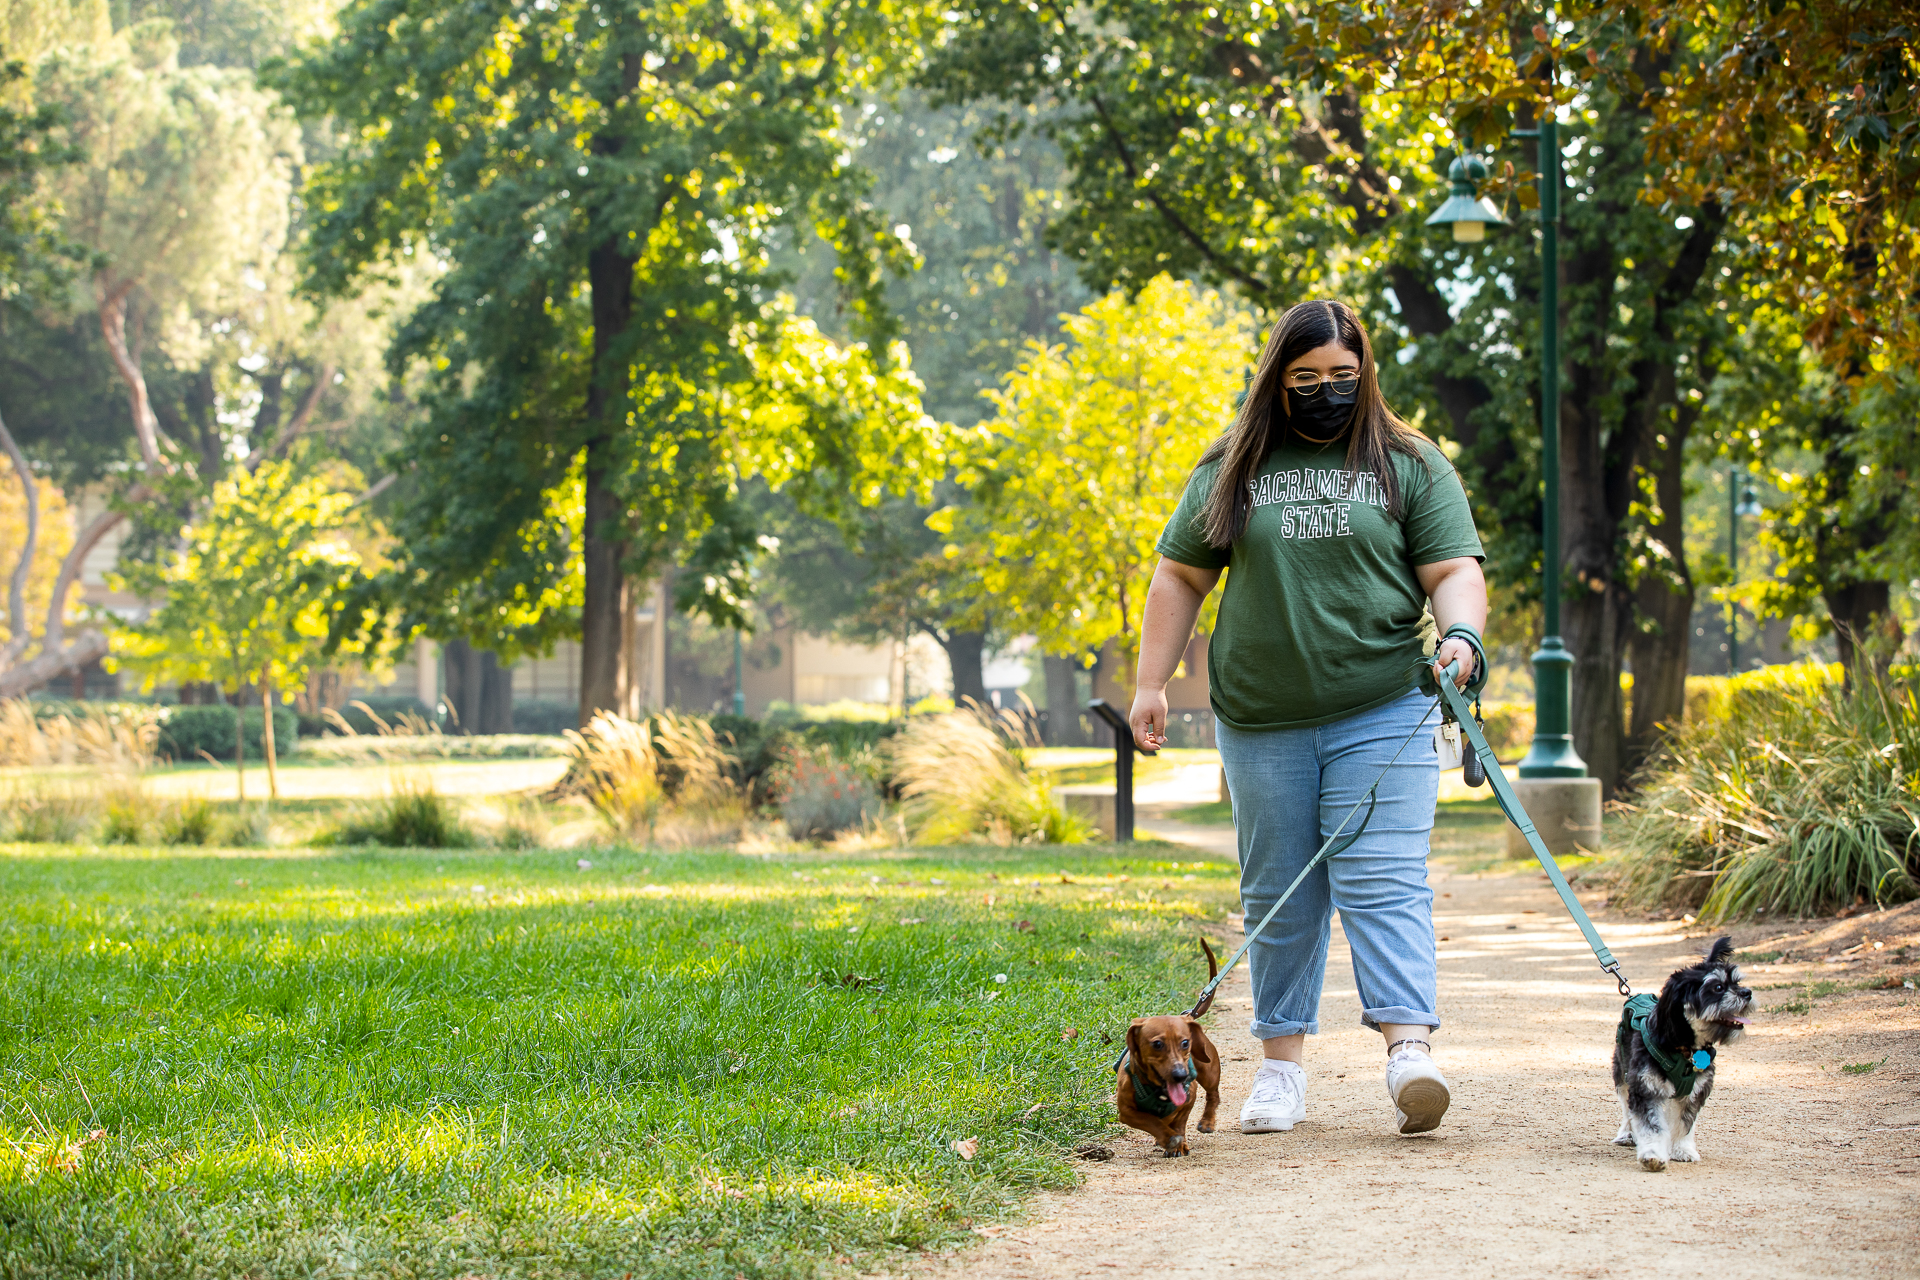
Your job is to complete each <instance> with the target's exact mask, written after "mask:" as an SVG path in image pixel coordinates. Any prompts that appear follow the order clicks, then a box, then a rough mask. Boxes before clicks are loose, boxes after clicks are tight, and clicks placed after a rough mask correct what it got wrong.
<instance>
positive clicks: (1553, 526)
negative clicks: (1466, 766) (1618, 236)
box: [1427, 108, 1587, 778]
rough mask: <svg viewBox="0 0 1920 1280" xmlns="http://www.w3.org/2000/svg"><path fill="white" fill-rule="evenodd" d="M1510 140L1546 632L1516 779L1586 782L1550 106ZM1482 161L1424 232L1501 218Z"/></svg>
mask: <svg viewBox="0 0 1920 1280" xmlns="http://www.w3.org/2000/svg"><path fill="white" fill-rule="evenodd" d="M1513 136H1514V137H1516V138H1538V139H1539V141H1540V469H1541V471H1542V472H1543V473H1544V474H1543V475H1542V477H1541V478H1542V479H1543V480H1544V481H1545V485H1544V492H1543V493H1542V494H1541V502H1540V541H1541V545H1542V548H1543V550H1544V552H1545V554H1544V555H1543V557H1542V559H1541V569H1540V576H1541V584H1540V586H1541V591H1540V599H1541V612H1542V613H1543V614H1544V618H1543V620H1542V621H1543V623H1544V628H1543V629H1544V630H1545V632H1546V634H1545V635H1544V636H1543V637H1542V638H1541V641H1540V648H1539V650H1538V651H1537V652H1535V653H1534V655H1533V723H1534V732H1533V746H1532V748H1531V749H1530V750H1529V751H1528V752H1527V755H1526V758H1525V759H1524V760H1522V761H1521V762H1520V776H1521V777H1522V778H1584V777H1586V775H1587V766H1586V762H1585V761H1583V760H1581V759H1580V754H1579V752H1577V751H1575V750H1574V749H1573V729H1572V704H1573V655H1572V654H1571V653H1569V652H1567V646H1566V645H1565V644H1564V643H1562V641H1561V639H1560V188H1561V187H1562V185H1564V183H1563V179H1562V178H1561V175H1560V126H1559V122H1558V121H1556V120H1555V119H1554V118H1553V112H1552V109H1551V108H1549V109H1548V110H1547V111H1546V112H1545V113H1544V114H1543V115H1542V117H1541V120H1540V127H1539V128H1537V129H1516V130H1514V131H1513ZM1486 176H1487V165H1486V162H1485V161H1484V160H1482V159H1480V157H1478V156H1469V155H1463V156H1461V157H1459V158H1458V159H1456V160H1455V161H1454V162H1453V164H1452V165H1451V166H1449V167H1448V169H1447V178H1448V179H1449V180H1450V181H1451V182H1452V184H1453V192H1452V194H1451V195H1449V196H1448V197H1447V202H1446V203H1445V204H1443V205H1441V206H1440V208H1439V209H1438V210H1437V211H1436V212H1435V213H1434V215H1433V216H1432V217H1431V218H1428V219H1427V225H1428V226H1430V227H1433V226H1440V225H1443V224H1451V225H1452V227H1453V238H1454V239H1455V240H1456V241H1458V242H1459V243H1461V244H1473V243H1476V242H1478V241H1480V240H1481V239H1483V238H1485V236H1486V225H1487V224H1488V223H1497V224H1504V223H1505V222H1506V219H1505V218H1503V217H1501V216H1500V213H1499V211H1498V210H1496V209H1495V208H1494V207H1493V206H1492V205H1490V204H1488V203H1487V202H1486V201H1485V200H1484V199H1479V198H1477V197H1476V195H1475V192H1476V190H1477V184H1478V183H1479V182H1480V181H1481V180H1482V179H1484V178H1485V177H1486Z"/></svg>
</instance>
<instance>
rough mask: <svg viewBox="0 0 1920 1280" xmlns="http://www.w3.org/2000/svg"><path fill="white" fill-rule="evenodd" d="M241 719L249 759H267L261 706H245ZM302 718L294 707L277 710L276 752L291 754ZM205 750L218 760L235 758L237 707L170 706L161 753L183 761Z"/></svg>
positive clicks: (162, 727) (274, 729)
mask: <svg viewBox="0 0 1920 1280" xmlns="http://www.w3.org/2000/svg"><path fill="white" fill-rule="evenodd" d="M240 721H241V723H242V724H243V725H244V726H245V727H246V734H247V759H249V760H264V759H265V758H266V754H267V748H266V744H265V742H264V740H263V739H264V734H263V733H262V732H261V725H262V723H263V722H262V720H261V717H260V708H258V707H245V708H243V709H242V710H241V712H240ZM299 726H300V719H299V717H298V716H296V715H294V713H293V709H292V708H291V707H275V708H274V709H273V746H274V753H275V754H276V755H278V756H280V757H282V758H285V757H287V756H290V755H292V754H293V753H294V751H295V750H296V749H297V746H298V744H299V741H300V734H299ZM202 751H204V752H206V753H207V754H208V755H210V756H212V757H213V758H214V759H216V760H231V759H233V708H232V707H220V706H212V707H208V706H196V707H168V708H167V712H166V717H165V718H164V719H163V720H162V721H161V722H160V754H161V755H164V756H171V757H173V759H174V760H175V761H178V762H180V763H183V764H184V763H189V762H191V761H195V760H198V759H200V753H201V752H202Z"/></svg>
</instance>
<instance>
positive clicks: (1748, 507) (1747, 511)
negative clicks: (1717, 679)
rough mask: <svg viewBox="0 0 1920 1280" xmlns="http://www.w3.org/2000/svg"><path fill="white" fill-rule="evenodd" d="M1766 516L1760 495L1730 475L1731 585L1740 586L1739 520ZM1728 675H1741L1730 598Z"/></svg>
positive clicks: (1736, 619)
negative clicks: (1742, 517)
mask: <svg viewBox="0 0 1920 1280" xmlns="http://www.w3.org/2000/svg"><path fill="white" fill-rule="evenodd" d="M1764 514H1766V512H1765V509H1764V508H1763V507H1761V505H1760V495H1759V494H1757V493H1755V492H1754V491H1753V486H1752V485H1750V484H1741V483H1740V476H1739V473H1738V472H1736V471H1733V470H1732V469H1729V470H1728V472H1727V568H1728V570H1729V581H1730V582H1731V583H1732V585H1734V586H1736V587H1737V586H1739V585H1740V517H1741V516H1758V515H1764ZM1727 674H1728V675H1730V676H1737V675H1739V674H1740V606H1739V605H1737V604H1735V603H1734V600H1733V596H1732V595H1731V594H1729V595H1728V596H1727Z"/></svg>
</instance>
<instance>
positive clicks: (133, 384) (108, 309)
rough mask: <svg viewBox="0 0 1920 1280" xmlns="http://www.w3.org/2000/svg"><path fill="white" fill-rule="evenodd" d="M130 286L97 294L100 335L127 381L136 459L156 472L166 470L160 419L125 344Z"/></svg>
mask: <svg viewBox="0 0 1920 1280" xmlns="http://www.w3.org/2000/svg"><path fill="white" fill-rule="evenodd" d="M131 289H132V286H130V285H128V286H123V287H122V288H120V289H118V290H117V291H115V292H113V293H107V294H102V295H101V297H100V300H99V301H100V335H101V337H103V338H105V339H106V343H107V351H108V353H109V354H110V355H111V356H112V357H113V367H114V369H115V371H116V372H118V373H119V375H120V380H121V381H122V382H124V383H126V384H127V408H128V409H129V411H130V412H131V413H132V415H133V434H134V436H135V437H136V438H137V439H138V440H139V441H140V459H141V461H142V462H145V463H146V464H147V470H148V471H150V472H153V473H154V474H156V475H158V474H161V473H163V472H164V471H165V470H166V464H165V463H164V462H162V461H161V459H160V423H159V419H157V418H155V417H154V413H153V401H152V399H151V397H149V396H148V395H147V379H146V375H145V374H143V373H142V372H141V371H140V361H139V360H138V359H136V358H135V356H134V354H133V352H132V351H131V350H129V349H128V347H127V295H128V293H129V292H130V291H131Z"/></svg>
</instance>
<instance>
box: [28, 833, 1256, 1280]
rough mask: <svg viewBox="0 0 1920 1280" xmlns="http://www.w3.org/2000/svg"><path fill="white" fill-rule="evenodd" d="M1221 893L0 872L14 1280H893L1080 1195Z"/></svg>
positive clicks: (155, 866) (484, 860) (41, 854)
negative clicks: (856, 1277)
mask: <svg viewBox="0 0 1920 1280" xmlns="http://www.w3.org/2000/svg"><path fill="white" fill-rule="evenodd" d="M581 858H585V859H587V860H589V861H591V863H592V866H591V867H590V868H586V869H582V868H580V867H578V866H577V865H576V860H577V859H581ZM1063 873H1064V874H1065V875H1066V876H1068V877H1069V879H1070V881H1071V882H1063V880H1062V874H1063ZM1234 884H1235V870H1234V868H1233V867H1232V866H1231V865H1230V864H1227V863H1224V862H1221V861H1217V860H1216V861H1213V862H1205V861H1196V860H1195V855H1194V853H1193V851H1191V850H1187V849H1180V848H1175V847H1172V846H1167V845H1155V844H1144V845H1138V846H1133V847H1131V848H1129V849H1126V850H1125V851H1120V850H1116V849H1113V848H1077V849H1057V848H1056V849H1037V850H1023V849H1013V850H995V849H990V848H989V849H967V850H949V851H933V852H928V853H907V854H901V853H897V852H894V853H876V854H863V855H844V854H817V855H805V856H801V855H796V856H791V857H773V858H755V857H745V856H740V855H735V854H719V853H711V854H702V853H690V854H668V853H659V852H638V851H628V850H608V849H590V850H580V849H575V850H568V851H564V852H561V851H552V850H548V851H541V852H537V853H527V854H510V853H501V852H459V853H455V852H437V851H436V852H426V853H413V852H392V851H380V852H365V851H358V850H356V851H350V852H347V851H328V852H314V851H306V850H294V851H271V852H269V851H247V852H214V851H204V850H191V851H182V850H172V851H158V850H141V849H98V848H91V847H80V846H46V845H38V846H35V845H10V846H0V1137H4V1139H5V1141H4V1142H0V1276H5V1277H42V1276H45V1277H53V1276H60V1277H71V1276H95V1275H99V1276H105V1275H114V1276H122V1275H127V1276H140V1277H171V1276H180V1277H186V1276H196V1277H200V1276H241V1275H250V1276H260V1277H270V1276H286V1275H300V1276H307V1275H347V1274H354V1275H371V1276H393V1277H401V1276H404V1277H409V1278H412V1277H449V1278H451V1277H473V1276H608V1277H620V1276H627V1275H633V1276H648V1277H651V1276H675V1277H678V1276H689V1277H691V1276H715V1277H732V1276H736V1275H739V1276H804V1275H812V1274H816V1273H819V1272H822V1271H833V1270H836V1269H844V1268H845V1267H848V1266H856V1267H869V1268H871V1267H884V1266H887V1265H888V1264H889V1263H890V1261H892V1260H895V1259H898V1258H900V1257H903V1256H904V1251H908V1250H914V1249H923V1248H927V1247H930V1246H937V1245H940V1244H942V1243H944V1242H949V1241H952V1240H954V1239H955V1238H957V1237H959V1236H961V1235H963V1234H964V1233H965V1232H966V1229H967V1227H968V1226H969V1225H970V1224H971V1223H973V1222H976V1221H985V1220H989V1219H992V1218H994V1217H996V1216H1000V1215H1003V1214H1005V1213H1006V1212H1008V1211H1009V1210H1010V1209H1011V1208H1012V1207H1013V1206H1015V1205H1017V1204H1018V1203H1019V1201H1020V1200H1021V1199H1022V1198H1023V1197H1024V1196H1026V1195H1027V1194H1029V1193H1030V1192H1031V1191H1032V1190H1033V1189H1035V1188H1037V1187H1042V1186H1060V1185H1064V1184H1066V1183H1068V1182H1070V1181H1071V1180H1072V1179H1073V1177H1074V1168H1075V1166H1074V1164H1073V1163H1072V1161H1071V1160H1070V1159H1069V1157H1068V1154H1067V1153H1068V1149H1069V1148H1070V1147H1071V1145H1072V1144H1073V1143H1075V1142H1076V1141H1078V1140H1081V1139H1083V1138H1085V1137H1087V1136H1089V1135H1092V1134H1096V1133H1099V1132H1101V1131H1103V1130H1106V1129H1107V1128H1108V1127H1109V1126H1110V1124H1111V1102H1110V1095H1111V1084H1110V1081H1111V1076H1110V1075H1109V1074H1108V1072H1107V1067H1108V1064H1109V1063H1110V1062H1111V1060H1112V1058H1113V1056H1114V1054H1115V1053H1116V1052H1117V1050H1116V1048H1115V1047H1114V1045H1113V1044H1112V1043H1110V1041H1111V1040H1113V1039H1114V1038H1115V1037H1117V1035H1118V1034H1120V1033H1121V1032H1123V1030H1124V1028H1125V1026H1126V1022H1127V1019H1128V1018H1129V1017H1131V1016H1133V1015H1135V1014H1141V1013H1154V1012H1164V1011H1167V1010H1171V1009H1173V1008H1175V1007H1176V1006H1180V1005H1182V1004H1183V1003H1184V1002H1185V1001H1186V1000H1188V999H1190V998H1191V995H1192V992H1193V991H1194V990H1195V988H1196V987H1197V986H1198V985H1199V981H1200V979H1201V978H1203V977H1204V976H1205V969H1204V965H1203V963H1202V961H1201V960H1200V957H1199V955H1198V951H1197V948H1196V947H1195V945H1194V943H1193V941H1192V939H1193V935H1194V932H1195V928H1196V922H1197V921H1199V920H1211V921H1219V920H1220V919H1221V916H1222V914H1223V912H1225V911H1226V910H1227V909H1228V908H1229V907H1230V906H1231V905H1232V903H1233V901H1234V897H1235V894H1234ZM1003 974H1004V975H1005V981H1004V982H1002V981H1000V980H999V975H1003ZM96 1133H97V1134H98V1135H99V1136H97V1137H90V1135H93V1134H96ZM968 1138H975V1139H978V1142H979V1147H978V1154H977V1156H976V1157H975V1158H974V1159H973V1160H971V1161H970V1162H969V1161H964V1160H962V1159H960V1158H959V1156H958V1155H956V1153H955V1152H954V1150H953V1149H952V1144H953V1143H954V1142H955V1141H956V1140H961V1139H968Z"/></svg>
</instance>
